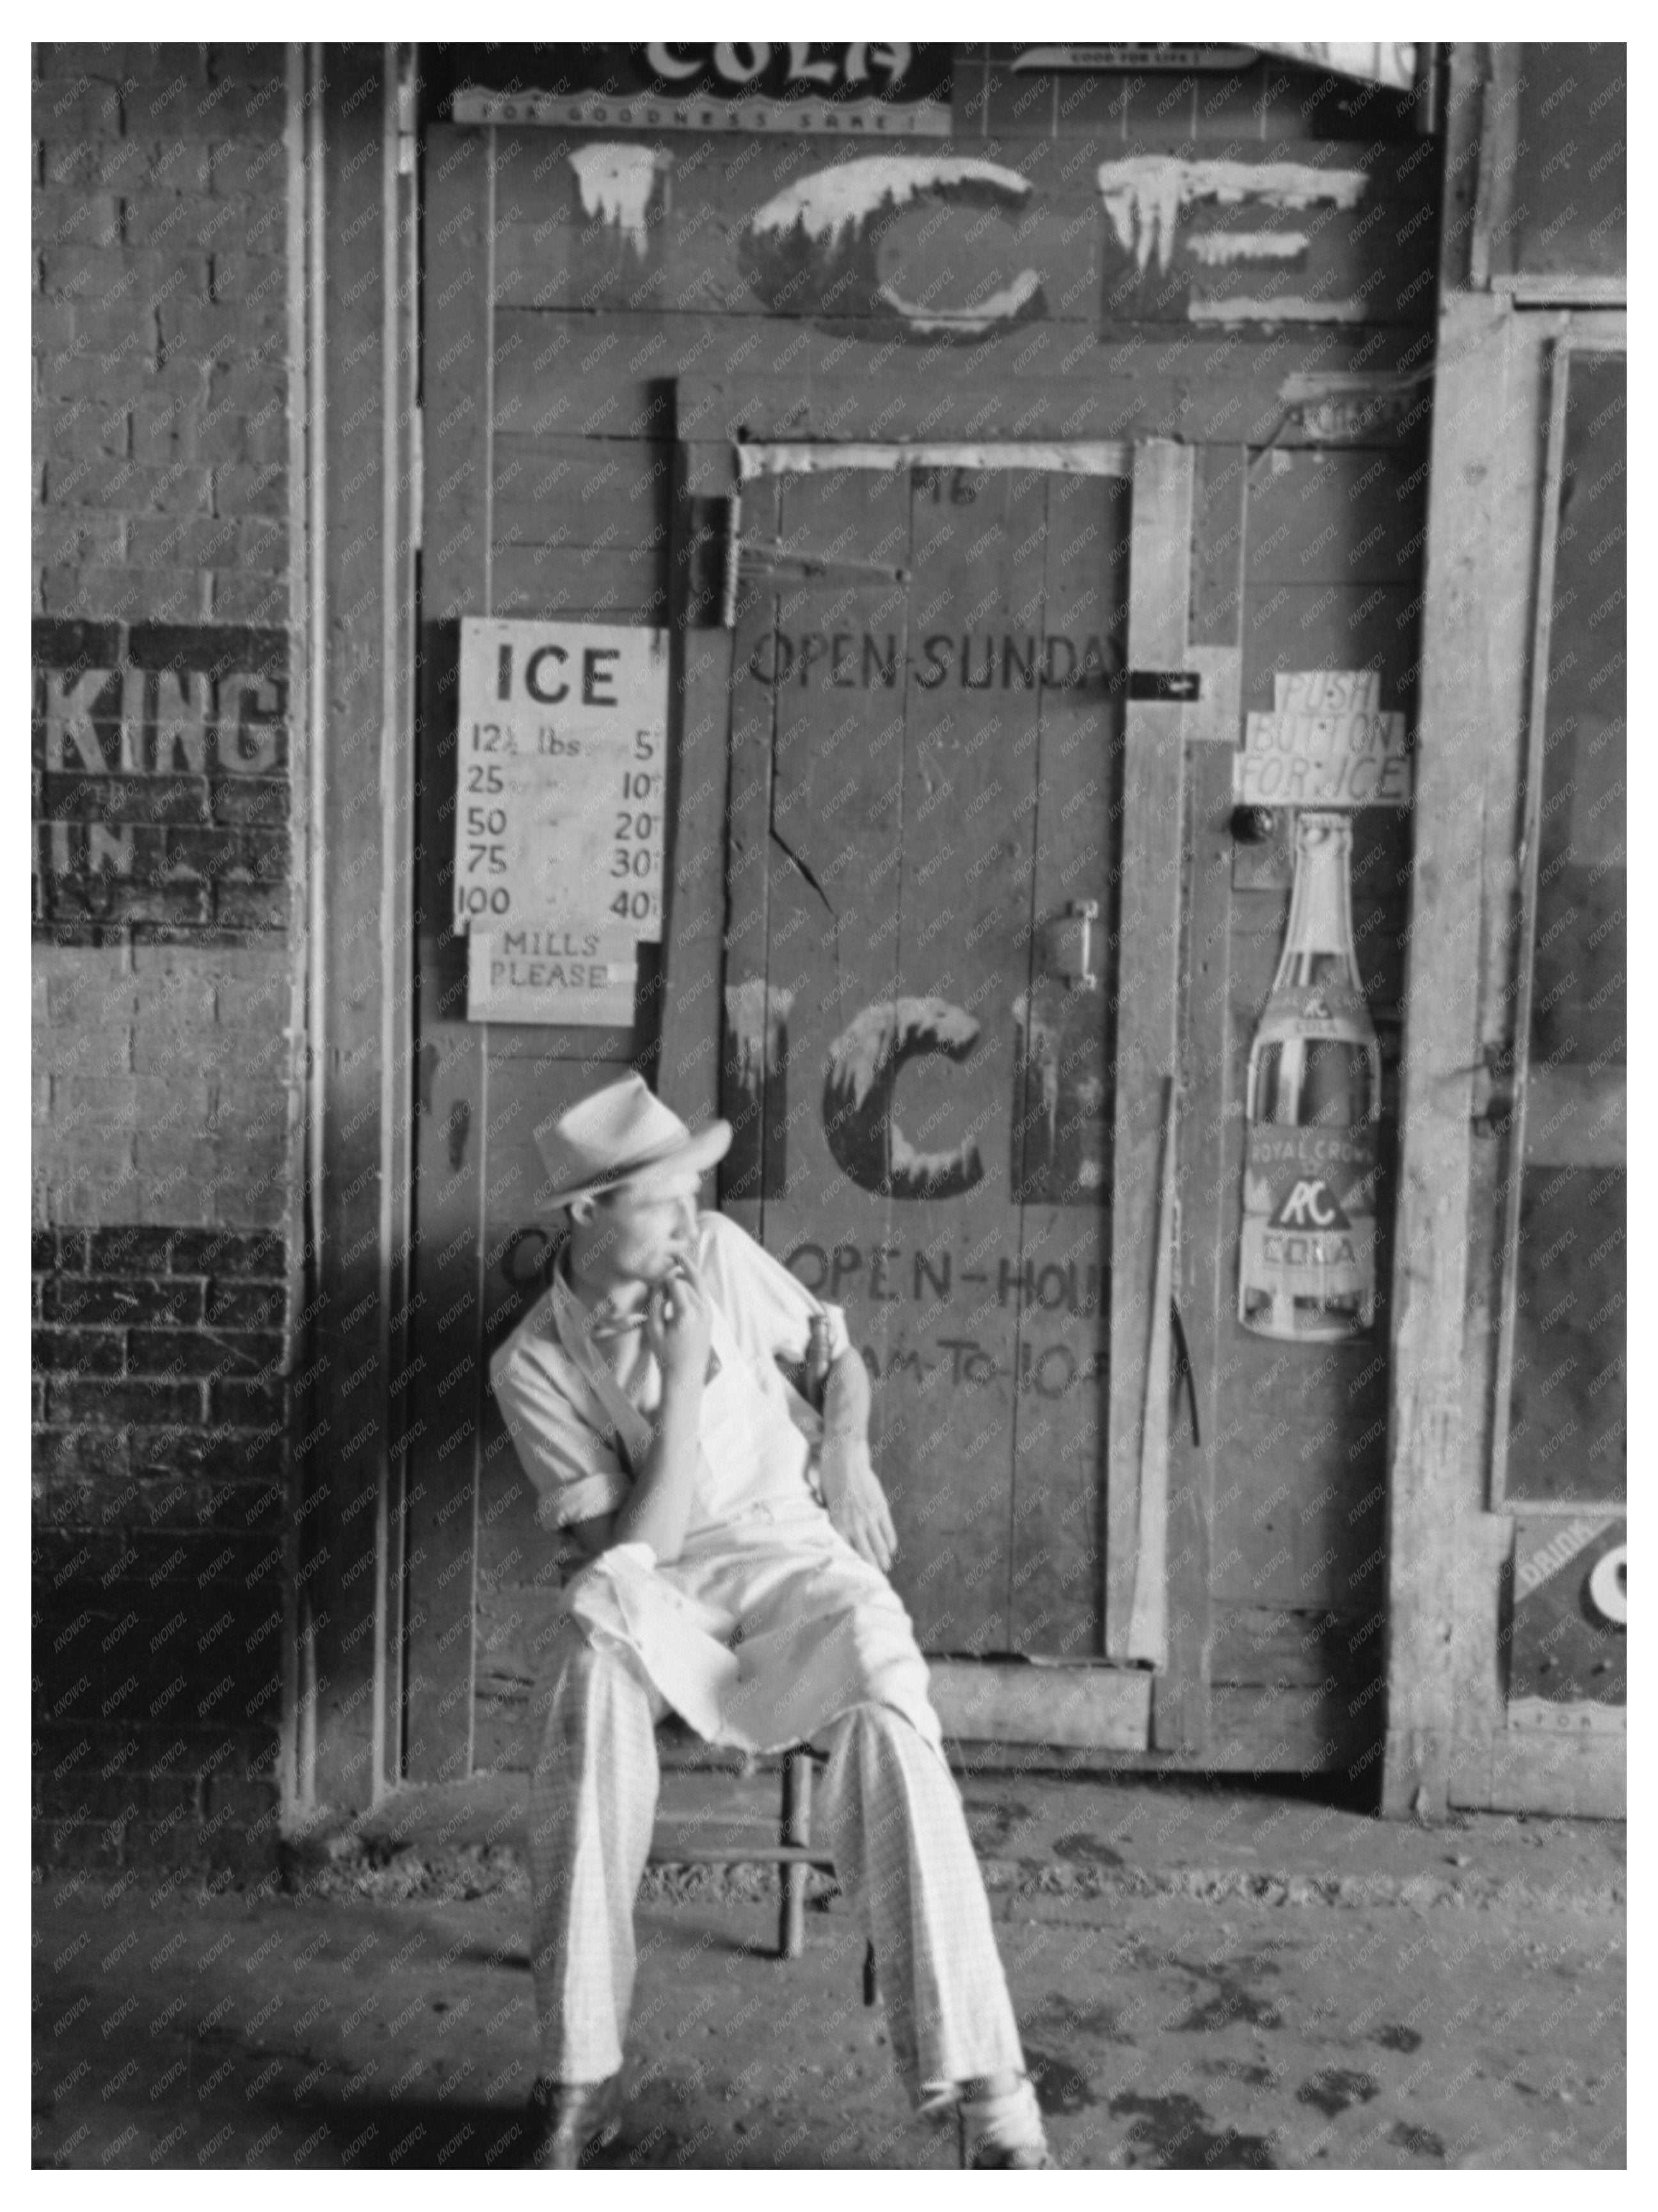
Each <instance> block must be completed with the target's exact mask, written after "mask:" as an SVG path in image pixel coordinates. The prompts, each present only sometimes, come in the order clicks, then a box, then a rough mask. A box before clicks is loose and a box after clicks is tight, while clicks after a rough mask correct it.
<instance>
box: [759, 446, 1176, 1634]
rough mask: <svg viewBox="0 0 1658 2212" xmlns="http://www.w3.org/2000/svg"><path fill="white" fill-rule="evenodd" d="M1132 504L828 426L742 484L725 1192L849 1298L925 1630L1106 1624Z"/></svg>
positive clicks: (782, 1250) (826, 1291) (911, 1594)
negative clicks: (873, 1385) (883, 449)
mask: <svg viewBox="0 0 1658 2212" xmlns="http://www.w3.org/2000/svg"><path fill="white" fill-rule="evenodd" d="M1128 519H1129V501H1128V486H1127V482H1126V481H1125V477H1124V476H1123V475H1122V474H1110V475H1097V474H1090V475H1082V474H1062V473H1059V472H1050V471H1042V470H1038V469H1032V468H1017V467H1007V466H1002V467H974V466H970V465H947V464H944V465H926V466H917V467H896V468H895V467H892V466H886V467H882V468H873V469H872V468H869V467H858V466H851V467H836V466H835V465H834V455H833V449H832V448H831V449H829V453H828V457H827V465H824V466H821V467H820V468H818V469H817V470H816V471H809V472H794V471H787V472H782V473H777V474H761V475H758V476H756V477H753V478H752V479H751V480H750V482H749V483H747V484H746V485H745V486H744V490H743V499H742V532H743V539H744V545H745V547H747V548H748V549H749V550H748V551H747V552H746V554H745V556H744V580H743V584H742V588H741V591H740V593H739V601H738V613H737V629H736V637H735V645H734V653H733V678H732V809H731V831H730V847H729V857H728V896H729V906H728V923H727V929H726V969H725V1045H724V1051H723V1055H722V1060H723V1094H722V1108H721V1110H722V1111H723V1112H725V1113H726V1115H728V1116H729V1117H730V1119H731V1120H732V1122H733V1124H734V1126H735V1127H736V1130H737V1137H736V1140H735V1142H734V1144H733V1147H732V1153H731V1155H730V1157H729V1158H728V1160H727V1162H726V1168H725V1170H724V1175H723V1180H722V1183H721V1191H720V1197H721V1204H722V1206H724V1207H725V1209H726V1210H727V1211H729V1212H732V1213H733V1214H734V1215H735V1216H736V1217H737V1218H739V1219H741V1220H743V1221H744V1223H745V1224H746V1225H748V1226H750V1228H751V1229H752V1230H753V1231H754V1233H756V1235H757V1236H759V1237H761V1239H762V1241H763V1242H764V1243H765V1244H766V1245H767V1247H768V1249H771V1250H773V1251H774V1252H775V1253H777V1254H778V1255H779V1256H780V1257H781V1258H782V1259H784V1260H785V1261H786V1263H787V1264H788V1265H789V1266H790V1267H793V1269H794V1271H795V1272H796V1273H798V1274H799V1276H800V1278H801V1279H802V1280H803V1281H805V1282H806V1283H807V1284H808V1285H811V1287H812V1288H813V1289H816V1290H819V1291H822V1292H823V1295H824V1296H825V1297H829V1298H830V1299H832V1300H834V1301H835V1303H837V1304H841V1305H842V1306H844V1307H845V1308H846V1310H847V1317H848V1322H849V1324H850V1327H851V1330H852V1334H853V1341H854V1343H855V1344H856V1345H857V1346H859V1349H860V1350H861V1351H862V1352H863V1354H864V1358H865V1362H866V1364H867V1365H868V1367H869V1369H870V1371H871V1373H872V1376H873V1377H874V1378H875V1379H876V1382H877V1386H878V1387H877V1389H876V1394H875V1401H876V1436H875V1443H876V1452H877V1456H878V1464H879V1466H880V1467H881V1468H882V1471H883V1474H884V1479H885V1480H886V1483H887V1486H888V1490H889V1492H890V1496H891V1498H892V1502H893V1511H894V1517H895V1520H896V1524H897V1528H898V1534H899V1546H900V1550H899V1561H898V1565H897V1568H896V1574H895V1580H896V1583H897V1586H898V1588H899V1589H900V1591H901V1593H902V1595H903V1597H904V1600H905V1601H906V1603H907V1604H908V1607H909V1608H910V1611H911V1613H912V1614H913V1616H914V1620H915V1622H916V1626H917V1629H918V1632H919V1633H920V1638H921V1641H922V1643H923V1645H924V1647H925V1648H926V1649H927V1650H929V1651H931V1652H932V1653H935V1654H951V1653H956V1654H971V1655H975V1656H987V1655H1008V1654H1017V1655H1023V1656H1042V1657H1051V1658H1067V1659H1072V1660H1087V1659H1090V1658H1098V1657H1100V1656H1102V1655H1103V1653H1104V1650H1105V1648H1106V1646H1105V1634H1104V1626H1105V1624H1104V1613H1103V1590H1104V1551H1103V1547H1104V1528H1105V1501H1104V1494H1103V1484H1102V1472H1103V1465H1104V1456H1105V1449H1104V1448H1105V1437H1106V1421H1107V1409H1108V1383H1109V1372H1108V1370H1109V1359H1108V1347H1109V1341H1110V1334H1109V1331H1110V1313H1109V1306H1110V1279H1111V1267H1110V1259H1111V1199H1112V1164H1113V1163H1112V1133H1113V1122H1114V1106H1115V1100H1114V1085H1113V1079H1112V1071H1113V1066H1114V1023H1115V1013H1114V1010H1115V1004H1116V992H1115V982H1116V975H1117V961H1116V957H1115V953H1114V943H1115V918H1116V913H1117V907H1118V892H1117V886H1118V884H1119V883H1120V880H1121V868H1120V866H1119V865H1118V856H1119V854H1120V850H1121V848H1120V842H1119V840H1120V835H1121V831H1120V824H1121V803H1120V802H1121V791H1122V786H1123V731H1124V713H1125V700H1126V691H1127V686H1126V671H1127V650H1126V648H1127V588H1126V587H1127V551H1128V535H1127V532H1128ZM1170 834H1171V835H1172V834H1174V833H1173V831H1172V829H1171V833H1170Z"/></svg>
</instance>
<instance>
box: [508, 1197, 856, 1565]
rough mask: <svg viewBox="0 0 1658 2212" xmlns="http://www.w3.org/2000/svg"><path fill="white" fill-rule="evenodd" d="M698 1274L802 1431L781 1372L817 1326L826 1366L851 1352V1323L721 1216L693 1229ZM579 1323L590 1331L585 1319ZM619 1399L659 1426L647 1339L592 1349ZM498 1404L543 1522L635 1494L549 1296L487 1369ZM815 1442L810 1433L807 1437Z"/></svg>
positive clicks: (579, 1516) (757, 1372)
mask: <svg viewBox="0 0 1658 2212" xmlns="http://www.w3.org/2000/svg"><path fill="white" fill-rule="evenodd" d="M695 1256H696V1265H697V1268H698V1271H699V1273H701V1276H702V1279H703V1280H704V1281H705V1282H706V1283H707V1285H708V1289H709V1291H710V1292H711V1293H712V1295H713V1297H714V1301H715V1303H716V1304H718V1305H719V1307H720V1311H721V1313H722V1314H723V1315H724V1316H725V1318H726V1322H727V1323H728V1325H729V1326H730V1328H731V1330H732V1334H733V1335H734V1336H735V1338H736V1340H737V1343H738V1348H739V1350H740V1351H741V1352H742V1353H743V1355H744V1358H745V1360H746V1362H747V1364H748V1365H749V1368H750V1374H751V1376H752V1379H753V1380H754V1382H755V1383H756V1385H757V1386H758V1387H759V1389H761V1391H762V1393H763V1394H764V1395H766V1396H767V1397H768V1398H769V1399H771V1400H772V1401H773V1403H774V1405H775V1406H776V1407H779V1408H780V1410H782V1411H783V1412H784V1413H785V1414H786V1416H787V1417H788V1418H789V1419H792V1420H794V1421H795V1422H796V1423H797V1425H801V1424H802V1417H803V1415H804V1416H805V1420H808V1421H809V1420H810V1419H811V1416H810V1414H809V1413H806V1411H805V1408H804V1407H802V1406H801V1405H800V1402H799V1400H797V1399H794V1398H793V1396H792V1395H791V1393H790V1392H789V1390H788V1389H787V1388H786V1385H785V1383H784V1380H783V1377H782V1375H781V1374H780V1371H779V1367H778V1362H779V1361H782V1362H784V1363H786V1364H789V1365H792V1366H797V1367H798V1366H799V1365H800V1364H802V1363H803V1362H804V1361H805V1358H806V1354H807V1351H808V1349H809V1345H810V1324H811V1320H812V1318H813V1316H821V1317H822V1318H823V1319H824V1320H826V1321H827V1322H828V1323H829V1356H830V1358H839V1357H840V1355H841V1352H844V1351H846V1349H847V1344H848V1339H847V1327H846V1317H845V1316H844V1314H843V1313H842V1312H841V1309H840V1308H839V1307H838V1306H831V1305H825V1304H823V1302H822V1301H821V1300H819V1299H818V1298H817V1297H814V1296H813V1295H812V1293H811V1291H809V1290H807V1289H806V1287H805V1284H803V1283H802V1282H800V1281H799V1279H797V1278H796V1277H795V1276H793V1275H792V1274H791V1273H789V1271H788V1269H787V1268H786V1267H784V1266H783V1265H782V1264H781V1263H780V1261H777V1260H774V1258H773V1257H772V1255H771V1254H770V1253H768V1252H767V1251H766V1250H765V1249H763V1248H762V1246H760V1245H759V1244H757V1243H756V1242H755V1240H754V1239H753V1237H750V1236H748V1235H747V1234H745V1232H744V1231H743V1230H741V1229H739V1228H738V1226H737V1225H736V1223H735V1222H733V1221H727V1220H726V1219H725V1218H724V1217H723V1216H721V1215H720V1214H717V1213H704V1214H701V1215H699V1217H698V1219H697V1236H696V1255H695ZM582 1317H583V1321H584V1323H586V1322H588V1321H589V1320H590V1316H587V1315H586V1310H585V1309H583V1310H582ZM593 1349H594V1351H595V1352H596V1353H597V1354H598V1357H599V1358H602V1359H604V1361H605V1362H606V1363H607V1364H609V1366H610V1370H611V1372H612V1373H613V1374H614V1375H615V1376H616V1381H617V1383H618V1384H619V1385H620V1387H621V1389H622V1391H623V1395H624V1396H625V1397H627V1398H628V1399H629V1401H631V1402H632V1403H633V1404H634V1405H635V1406H636V1407H638V1409H639V1411H640V1412H641V1413H643V1414H645V1415H647V1417H649V1416H652V1415H653V1414H654V1413H655V1412H656V1409H657V1407H658V1406H659V1403H660V1401H661V1396H662V1378H661V1374H660V1371H659V1369H658V1366H657V1363H656V1361H655V1359H654V1358H653V1356H652V1355H651V1353H650V1352H648V1351H647V1348H646V1346H645V1342H644V1337H643V1332H642V1331H640V1330H634V1331H631V1332H629V1334H626V1335H624V1336H621V1337H618V1338H616V1339H614V1340H611V1341H610V1342H607V1343H604V1344H602V1345H595V1346H593ZM489 1379H490V1382H491V1383H492V1385H493V1387H494V1389H495V1399H496V1402H497V1403H498V1404H499V1405H500V1407H501V1412H502V1413H503V1415H504V1416H505V1418H506V1421H507V1430H508V1431H509V1432H510V1434H511V1436H512V1439H513V1445H514V1447H515V1448H516V1449H517V1452H518V1455H519V1461H520V1462H521V1463H522V1465H523V1468H524V1470H525V1474H527V1475H528V1476H529V1478H530V1480H531V1481H532V1482H533V1483H534V1484H535V1486H536V1489H537V1492H538V1493H539V1510H540V1517H541V1519H542V1521H543V1522H544V1524H546V1525H548V1526H550V1527H555V1528H567V1527H568V1526H569V1524H570V1523H571V1522H576V1521H591V1520H592V1519H594V1518H595V1517H596V1516H598V1515H600V1514H604V1513H614V1512H615V1511H616V1509H617V1508H618V1507H619V1506H620V1505H622V1504H623V1502H624V1501H625V1500H626V1498H627V1496H628V1492H629V1489H630V1488H631V1482H630V1480H629V1474H628V1469H627V1466H626V1462H625V1460H624V1458H623V1453H622V1449H621V1446H620V1443H619V1440H618V1438H617V1437H616V1429H615V1426H614V1425H613V1423H612V1422H611V1420H610V1416H609V1414H608V1413H606V1411H605V1409H604V1404H603V1401H601V1400H600V1398H599V1396H598V1392H597V1391H596V1390H595V1389H594V1388H593V1386H592V1383H590V1382H589V1381H588V1380H587V1378H586V1376H585V1375H584V1374H583V1373H582V1372H581V1370H580V1367H579V1366H578V1365H577V1364H576V1362H575V1361H574V1359H573V1358H571V1357H570V1355H569V1353H568V1352H567V1351H566V1350H565V1349H564V1346H563V1345H562V1343H561V1342H560V1341H559V1336H558V1327H557V1323H556V1321H555V1320H554V1317H553V1313H552V1293H551V1292H550V1291H548V1292H547V1293H545V1294H544V1296H543V1297H540V1298H538V1299H537V1301H536V1304H534V1305H533V1306H532V1307H531V1309H530V1310H529V1312H528V1313H527V1314H526V1315H525V1317H524V1319H523V1320H522V1321H521V1322H519V1325H518V1327H517V1328H515V1329H514V1330H513V1334H511V1336H509V1337H508V1338H507V1341H506V1342H505V1344H503V1345H502V1346H501V1349H500V1350H499V1351H498V1352H496V1353H495V1358H493V1359H492V1360H491V1361H490V1363H489ZM808 1432H809V1433H810V1431H808Z"/></svg>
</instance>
